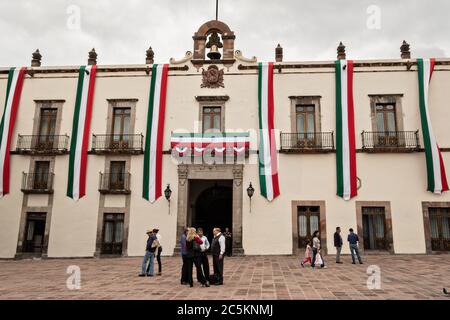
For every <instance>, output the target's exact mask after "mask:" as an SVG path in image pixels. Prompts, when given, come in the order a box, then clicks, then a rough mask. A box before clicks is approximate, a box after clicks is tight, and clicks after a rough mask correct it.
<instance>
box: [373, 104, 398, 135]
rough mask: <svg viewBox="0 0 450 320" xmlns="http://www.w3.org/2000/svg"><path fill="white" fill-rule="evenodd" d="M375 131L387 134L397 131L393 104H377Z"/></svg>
mask: <svg viewBox="0 0 450 320" xmlns="http://www.w3.org/2000/svg"><path fill="white" fill-rule="evenodd" d="M375 115H376V119H377V131H378V132H380V133H385V134H389V133H392V132H395V131H397V123H396V120H395V103H377V104H376V106H375Z"/></svg>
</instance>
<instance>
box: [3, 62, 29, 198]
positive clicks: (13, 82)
mask: <svg viewBox="0 0 450 320" xmlns="http://www.w3.org/2000/svg"><path fill="white" fill-rule="evenodd" d="M25 71H26V68H25V67H22V68H11V69H10V70H9V73H8V84H7V87H6V98H5V108H4V109H3V116H2V120H1V122H0V198H1V197H3V196H4V195H5V194H8V193H9V169H10V168H9V164H10V163H9V147H10V144H11V136H12V133H13V129H14V124H15V122H16V116H17V110H18V109H19V101H20V95H21V93H22V85H23V79H24V77H25Z"/></svg>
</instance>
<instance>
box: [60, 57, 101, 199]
mask: <svg viewBox="0 0 450 320" xmlns="http://www.w3.org/2000/svg"><path fill="white" fill-rule="evenodd" d="M96 72H97V66H81V67H80V70H79V72H78V85H77V95H76V100H75V109H74V113H73V124H72V137H71V142H70V156H69V176H68V183H67V196H68V197H70V198H72V199H74V200H78V199H81V198H82V197H83V196H84V195H85V194H86V170H87V159H88V157H87V152H88V142H89V133H90V126H91V114H92V101H93V99H94V87H95V75H96Z"/></svg>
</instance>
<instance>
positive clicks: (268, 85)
mask: <svg viewBox="0 0 450 320" xmlns="http://www.w3.org/2000/svg"><path fill="white" fill-rule="evenodd" d="M258 106H259V108H258V111H259V112H258V114H259V161H258V163H259V184H260V189H261V195H262V196H263V197H265V198H267V200H269V201H272V200H273V199H275V198H276V197H278V196H279V195H280V187H279V183H278V163H277V149H276V142H275V131H274V98H273V62H268V63H261V62H260V63H258Z"/></svg>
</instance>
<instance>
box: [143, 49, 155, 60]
mask: <svg viewBox="0 0 450 320" xmlns="http://www.w3.org/2000/svg"><path fill="white" fill-rule="evenodd" d="M145 52H146V55H145V63H146V64H153V61H154V60H153V58H154V57H155V53H154V52H153V49H152V47H149V48H148V49H147V51H145Z"/></svg>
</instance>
